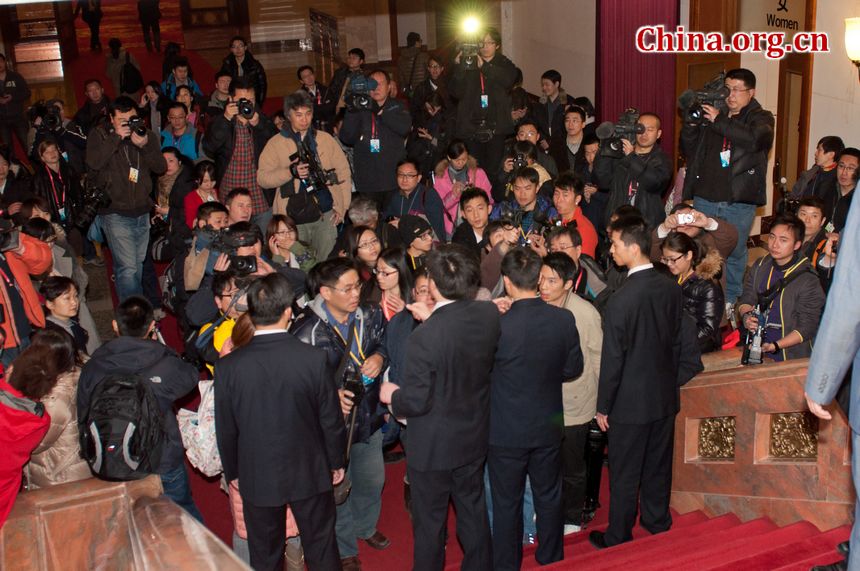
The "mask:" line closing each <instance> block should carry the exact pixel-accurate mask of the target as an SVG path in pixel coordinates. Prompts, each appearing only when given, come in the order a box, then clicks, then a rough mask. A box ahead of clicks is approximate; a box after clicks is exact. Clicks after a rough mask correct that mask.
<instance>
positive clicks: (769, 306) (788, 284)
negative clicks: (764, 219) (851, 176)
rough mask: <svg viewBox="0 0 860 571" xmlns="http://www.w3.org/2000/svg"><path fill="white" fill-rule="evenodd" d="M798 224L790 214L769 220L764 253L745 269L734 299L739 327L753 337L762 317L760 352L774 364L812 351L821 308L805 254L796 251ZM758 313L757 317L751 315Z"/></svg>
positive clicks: (799, 233)
mask: <svg viewBox="0 0 860 571" xmlns="http://www.w3.org/2000/svg"><path fill="white" fill-rule="evenodd" d="M803 234H804V225H803V222H801V221H800V220H799V219H798V218H797V217H796V216H794V215H792V214H781V215H779V216H777V217H776V218H774V220H773V222H772V223H771V227H770V235H769V236H768V241H767V251H768V253H767V255H765V256H762V257H761V258H759V259H758V260H756V261H755V262H753V264H752V266H750V268H749V270H747V275H746V277H745V278H744V289H743V292H742V293H741V297H740V298H739V299H738V303H739V305H738V312H739V313H740V314H741V319H742V321H743V326H744V329H746V330H747V331H749V332H751V333H755V331H756V329H757V328H758V326H759V317H758V316H759V315H764V318H765V323H764V333H763V335H762V345H761V350H762V353H763V354H765V355H767V356H768V357H770V358H771V359H773V360H774V361H784V360H787V359H802V358H804V357H809V355H810V354H811V353H812V341H813V339H815V334H816V333H817V332H818V324H819V320H820V319H821V312H822V310H823V308H824V292H823V291H822V289H821V284H820V283H819V281H818V276H817V274H816V273H815V271H814V270H813V269H812V266H811V265H810V263H809V260H808V259H807V258H806V256H802V255H800V253H799V250H800V246H801V245H802V244H803ZM757 312H761V313H757Z"/></svg>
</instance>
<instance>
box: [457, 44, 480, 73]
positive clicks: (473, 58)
mask: <svg viewBox="0 0 860 571" xmlns="http://www.w3.org/2000/svg"><path fill="white" fill-rule="evenodd" d="M457 51H459V52H460V65H462V66H463V69H465V70H473V69H478V43H477V41H476V40H469V41H467V42H463V43H462V44H460V45H459V47H458V49H457Z"/></svg>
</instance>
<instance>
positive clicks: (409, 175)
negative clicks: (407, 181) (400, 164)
mask: <svg viewBox="0 0 860 571" xmlns="http://www.w3.org/2000/svg"><path fill="white" fill-rule="evenodd" d="M417 176H418V173H417V172H399V173H397V178H415V177H417Z"/></svg>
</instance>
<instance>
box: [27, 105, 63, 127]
mask: <svg viewBox="0 0 860 571" xmlns="http://www.w3.org/2000/svg"><path fill="white" fill-rule="evenodd" d="M27 114H28V118H29V119H30V123H33V124H35V123H36V119H42V122H41V124H39V125H37V126H36V129H44V130H47V131H56V130H58V129H59V128H60V127H62V126H63V119H62V117H60V108H59V107H57V105H55V104H54V103H50V104H48V103H45V101H44V100H39V101H37V102H36V103H35V104H33V106H32V107H30V109H29V111H28V112H27Z"/></svg>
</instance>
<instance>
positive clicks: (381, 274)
mask: <svg viewBox="0 0 860 571" xmlns="http://www.w3.org/2000/svg"><path fill="white" fill-rule="evenodd" d="M398 273H400V272H398V271H397V270H389V271H387V272H385V271H383V270H376V275H378V276H382V277H384V278H387V277H389V276H393V275H395V274H398Z"/></svg>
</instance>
